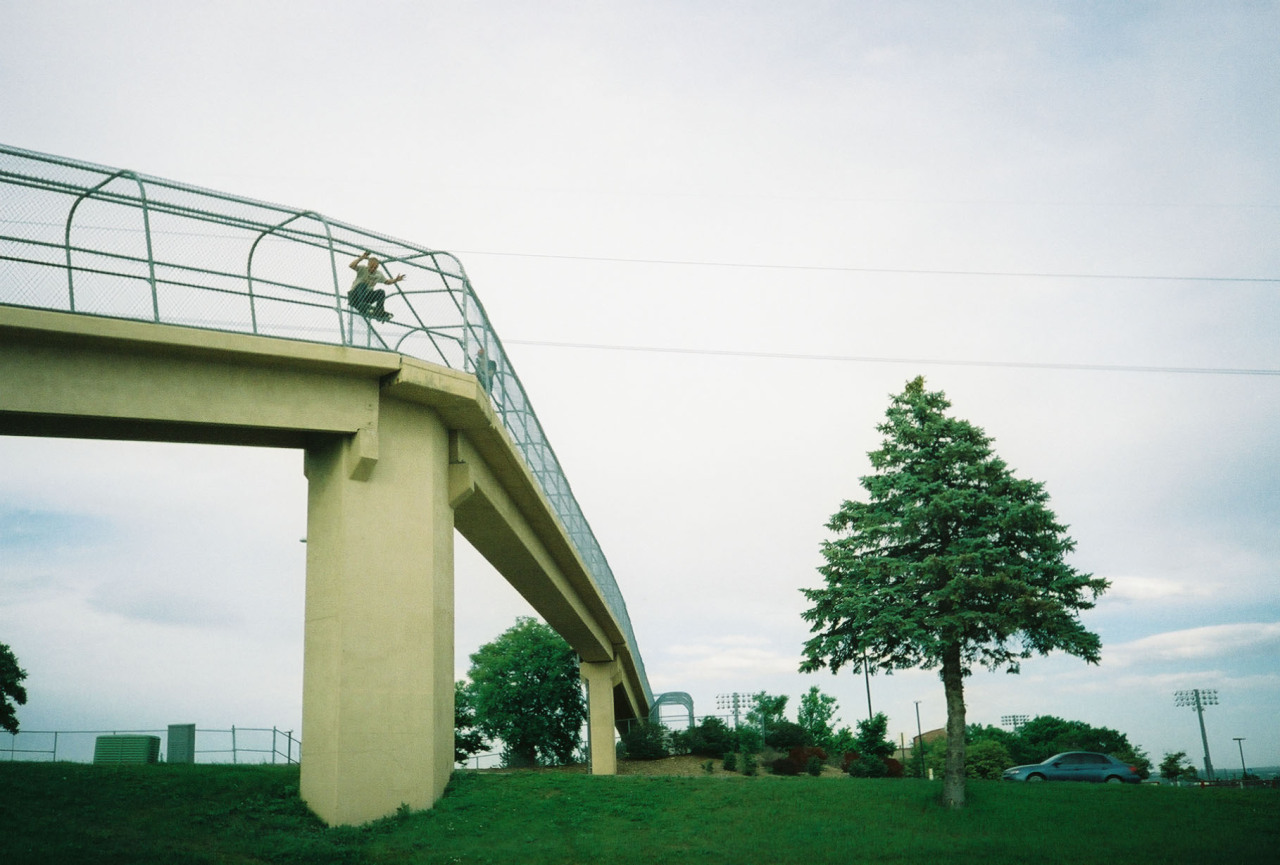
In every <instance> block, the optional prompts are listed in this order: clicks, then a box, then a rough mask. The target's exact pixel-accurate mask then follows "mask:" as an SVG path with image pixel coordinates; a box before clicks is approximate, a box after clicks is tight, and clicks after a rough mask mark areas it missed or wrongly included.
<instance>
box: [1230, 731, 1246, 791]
mask: <svg viewBox="0 0 1280 865" xmlns="http://www.w3.org/2000/svg"><path fill="white" fill-rule="evenodd" d="M1231 738H1232V739H1235V740H1236V747H1237V748H1239V749H1240V786H1241V787H1243V786H1244V776H1245V775H1248V774H1249V769H1248V767H1247V766H1245V764H1244V736H1232V737H1231Z"/></svg>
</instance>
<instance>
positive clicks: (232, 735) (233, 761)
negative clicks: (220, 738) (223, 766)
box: [231, 724, 238, 765]
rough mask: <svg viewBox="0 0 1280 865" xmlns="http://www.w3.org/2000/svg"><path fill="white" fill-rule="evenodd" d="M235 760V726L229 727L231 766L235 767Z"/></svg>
mask: <svg viewBox="0 0 1280 865" xmlns="http://www.w3.org/2000/svg"><path fill="white" fill-rule="evenodd" d="M237 762H238V761H237V760H236V725H235V724H232V725H231V764H232V765H235V764H236V763H237Z"/></svg>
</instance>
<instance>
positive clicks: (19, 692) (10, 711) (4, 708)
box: [0, 643, 27, 733]
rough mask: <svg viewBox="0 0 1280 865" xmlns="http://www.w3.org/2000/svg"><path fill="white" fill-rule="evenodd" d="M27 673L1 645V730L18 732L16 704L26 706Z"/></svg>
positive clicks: (5, 646)
mask: <svg viewBox="0 0 1280 865" xmlns="http://www.w3.org/2000/svg"><path fill="white" fill-rule="evenodd" d="M26 677H27V671H26V670H24V669H22V668H21V667H19V666H18V659H17V658H16V657H14V654H13V650H11V649H10V648H9V647H8V646H7V645H5V644H4V643H0V729H4V730H7V731H9V732H10V733H17V732H18V714H17V711H16V710H15V709H14V704H15V703H16V704H17V705H19V706H25V705H26V703H27V689H26V688H24V687H22V680H23V679H25V678H26Z"/></svg>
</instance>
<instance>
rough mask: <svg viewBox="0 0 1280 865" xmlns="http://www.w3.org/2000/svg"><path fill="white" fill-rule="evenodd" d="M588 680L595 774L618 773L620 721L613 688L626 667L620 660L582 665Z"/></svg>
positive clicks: (590, 728)
mask: <svg viewBox="0 0 1280 865" xmlns="http://www.w3.org/2000/svg"><path fill="white" fill-rule="evenodd" d="M580 669H581V671H582V678H583V679H584V680H585V681H586V683H587V726H588V729H589V730H590V738H591V774H592V775H616V774H618V751H617V748H616V746H615V745H614V741H613V733H614V729H615V728H616V726H617V720H616V718H615V717H614V709H613V689H614V686H615V685H617V684H618V683H619V682H621V681H622V668H621V666H620V665H619V664H618V662H617V661H604V662H600V663H593V662H590V661H583V662H582V663H581V665H580Z"/></svg>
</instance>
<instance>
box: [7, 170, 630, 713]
mask: <svg viewBox="0 0 1280 865" xmlns="http://www.w3.org/2000/svg"><path fill="white" fill-rule="evenodd" d="M365 252H372V253H373V254H374V255H375V256H376V257H377V258H378V259H379V261H380V262H381V265H380V272H381V273H382V274H383V275H384V277H386V278H390V276H391V274H392V273H393V272H394V273H396V274H401V273H402V274H405V276H406V278H405V280H404V282H403V283H397V284H394V285H389V284H384V285H382V286H381V287H382V288H383V289H386V291H387V297H386V302H385V310H386V311H387V312H388V313H390V318H389V319H388V320H386V321H383V320H379V319H378V318H376V317H368V316H366V315H363V314H361V313H360V312H358V311H357V310H356V309H354V308H353V307H352V306H351V305H350V304H349V303H348V299H347V285H348V283H349V282H350V280H351V279H352V276H353V273H352V270H351V267H350V265H351V264H352V263H353V262H354V260H355V259H356V258H357V257H359V256H360V255H361V254H362V253H365ZM0 305H11V306H23V307H34V308H39V309H50V310H58V311H63V312H74V313H79V314H85V315H95V316H105V317H109V318H124V319H133V320H138V321H149V322H155V323H159V324H169V325H178V326H184V327H195V328H201V329H205V330H219V331H228V332H235V333H248V334H255V335H262V336H273V337H282V338H286V339H295V340H302V341H306V342H320V343H328V344H331V345H345V346H355V347H360V348H370V349H377V350H383V351H394V352H398V353H402V354H406V355H410V356H412V357H416V358H418V359H421V360H425V361H428V362H431V363H438V364H443V365H445V366H448V367H450V368H452V369H458V370H463V371H465V372H470V373H473V374H475V375H476V377H477V378H478V379H479V380H480V382H481V384H482V385H483V387H484V389H485V391H486V392H487V393H488V395H489V399H490V402H491V403H492V405H493V408H494V410H495V412H496V413H497V415H498V417H499V419H500V420H501V422H502V424H503V426H504V427H505V428H506V430H507V432H508V433H509V434H510V436H511V438H512V440H513V442H514V443H515V445H516V447H517V449H518V450H519V451H520V453H521V455H522V456H523V458H524V461H525V464H526V465H527V467H528V468H529V470H530V472H531V473H532V474H533V476H534V477H535V478H536V480H537V482H538V484H539V486H540V487H541V488H542V491H543V493H544V494H545V495H546V497H547V499H548V501H549V502H550V504H551V506H552V508H553V509H554V511H555V512H556V515H557V516H558V517H559V519H560V522H561V524H562V526H563V528H564V530H565V533H566V534H567V535H568V537H569V538H570V539H571V540H572V542H573V544H574V546H575V548H576V549H577V551H578V554H579V555H580V556H581V558H582V560H583V562H584V564H585V565H586V567H587V571H588V573H589V575H590V577H591V579H592V580H593V581H594V582H595V584H596V587H597V589H598V590H599V591H600V594H601V596H602V597H603V598H604V599H605V602H606V603H607V605H608V607H609V609H610V611H611V612H612V613H613V615H614V618H615V619H616V620H617V621H618V624H619V626H620V627H621V629H622V631H623V634H624V636H625V638H626V641H627V645H628V647H629V648H630V651H631V655H632V658H633V659H634V661H635V665H636V668H637V672H638V673H639V677H640V681H641V684H642V686H643V689H644V695H645V699H646V700H647V701H648V702H650V703H652V699H653V694H652V691H651V690H650V688H649V682H648V677H647V676H646V674H645V670H644V663H643V661H642V660H641V657H640V651H639V646H638V644H637V642H636V639H635V633H634V632H633V630H632V627H631V618H630V616H629V615H628V613H627V607H626V602H625V601H624V600H623V597H622V592H621V590H619V588H618V584H617V580H616V579H615V578H614V575H613V571H612V570H611V569H610V567H609V563H608V560H607V559H606V558H605V556H604V552H603V551H602V550H601V548H600V545H599V542H598V541H597V540H596V537H595V534H594V533H593V532H592V530H591V526H590V525H589V524H588V523H587V520H586V517H585V516H584V515H583V513H582V509H581V507H580V506H579V505H578V501H577V499H576V498H575V497H574V495H573V491H572V489H571V488H570V486H569V481H568V479H567V478H566V477H565V475H564V472H563V470H562V468H561V466H560V462H559V460H558V458H557V457H556V454H555V452H554V450H552V447H551V443H550V442H549V441H548V440H547V437H546V434H545V432H544V431H543V429H542V425H541V423H540V422H539V421H538V418H537V415H536V414H535V413H534V411H533V406H532V405H531V404H530V402H529V399H528V395H527V394H526V393H525V390H524V386H523V385H522V384H521V382H520V379H519V377H518V376H517V375H516V373H515V370H514V369H513V368H512V366H511V361H510V359H509V358H508V356H507V352H506V349H505V348H504V347H503V345H502V341H501V340H500V339H499V338H498V335H497V333H496V332H495V331H494V330H493V328H492V326H491V325H490V324H489V319H488V316H487V314H486V313H485V310H484V307H483V305H482V304H481V303H480V300H479V298H478V297H477V296H476V294H475V291H474V290H473V289H472V286H471V283H470V281H469V280H468V278H467V275H466V272H465V270H464V269H463V267H462V263H461V262H460V261H459V260H458V259H457V258H455V257H454V256H453V255H452V254H450V253H448V252H443V251H440V250H432V249H428V248H426V247H422V246H419V245H417V244H414V243H410V242H408V241H404V240H399V239H396V238H392V237H389V236H386V235H383V234H378V233H375V232H371V231H368V230H366V229H363V228H359V227H357V226H353V225H348V224H346V223H342V222H338V221H336V220H331V219H329V218H327V217H325V216H324V215H322V214H320V213H316V212H314V211H309V210H297V209H291V208H288V207H284V206H282V205H277V204H270V203H267V202H262V201H255V200H252V199H248V198H242V197H238V196H233V195H229V194H226V193H221V192H216V191H213V190H209V189H203V188H200V187H195V186H189V185H186V184H181V183H177V182H174V181H169V180H164V179H161V178H157V177H150V176H147V175H144V174H139V173H137V172H134V171H128V170H122V169H114V168H109V167H106V166H101V165H94V164H92V163H87V162H82V161H78V160H73V159H68V158H64V157H58V156H52V155H48V154H43V153H37V152H34V151H29V150H23V149H20V148H16V147H10V146H8V145H4V144H0Z"/></svg>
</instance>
